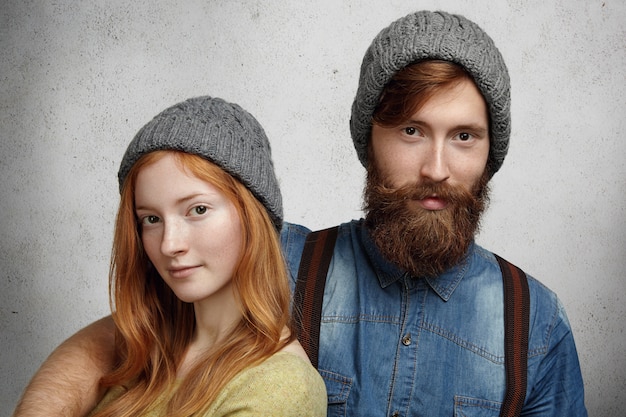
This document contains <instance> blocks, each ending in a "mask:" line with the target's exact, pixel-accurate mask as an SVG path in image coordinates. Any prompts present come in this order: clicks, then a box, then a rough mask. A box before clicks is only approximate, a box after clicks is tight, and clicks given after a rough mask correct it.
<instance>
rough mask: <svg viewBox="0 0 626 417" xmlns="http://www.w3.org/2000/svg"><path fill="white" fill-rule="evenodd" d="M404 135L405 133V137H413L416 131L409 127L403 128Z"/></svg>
mask: <svg viewBox="0 0 626 417" xmlns="http://www.w3.org/2000/svg"><path fill="white" fill-rule="evenodd" d="M404 133H406V134H407V135H410V136H413V135H415V134H416V133H417V129H416V128H414V127H411V126H409V127H405V128H404Z"/></svg>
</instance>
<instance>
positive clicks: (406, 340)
mask: <svg viewBox="0 0 626 417" xmlns="http://www.w3.org/2000/svg"><path fill="white" fill-rule="evenodd" d="M402 344H403V345H404V346H408V345H410V344H411V333H407V334H405V335H404V337H403V338H402Z"/></svg>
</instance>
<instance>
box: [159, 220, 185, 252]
mask: <svg viewBox="0 0 626 417" xmlns="http://www.w3.org/2000/svg"><path fill="white" fill-rule="evenodd" d="M187 250H188V243H187V233H186V230H185V226H184V225H183V224H181V222H175V221H172V222H165V225H164V228H163V238H162V239H161V253H163V255H166V256H177V255H180V254H183V253H185V252H187Z"/></svg>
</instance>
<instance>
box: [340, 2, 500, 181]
mask: <svg viewBox="0 0 626 417" xmlns="http://www.w3.org/2000/svg"><path fill="white" fill-rule="evenodd" d="M424 59H439V60H445V61H451V62H454V63H457V64H459V65H461V66H463V67H464V68H465V69H466V71H468V72H469V73H470V74H471V75H472V77H473V78H474V81H475V82H476V85H477V86H478V88H479V90H480V91H481V93H482V95H483V97H484V98H485V101H486V102H487V107H488V110H489V115H490V136H491V144H490V150H489V160H488V162H487V164H488V165H489V167H490V170H491V174H492V175H493V174H495V173H496V172H497V171H498V169H500V166H501V165H502V162H503V161H504V157H505V156H506V153H507V151H508V148H509V136H510V133H511V111H510V106H511V97H510V89H511V86H510V81H509V73H508V70H507V68H506V65H505V63H504V59H503V58H502V55H500V52H499V51H498V49H497V48H496V46H495V45H494V43H493V41H492V40H491V38H490V37H489V36H488V35H487V34H486V33H485V32H484V31H483V30H482V29H481V28H480V27H479V26H478V25H476V24H475V23H474V22H471V21H470V20H467V19H466V18H464V17H463V16H458V15H451V14H448V13H445V12H441V11H439V12H429V11H420V12H416V13H412V14H410V15H408V16H405V17H403V18H401V19H398V20H396V21H395V22H393V23H392V24H391V25H389V26H388V27H387V28H385V29H383V30H382V31H381V32H380V33H379V34H378V36H376V38H375V39H374V41H373V42H372V44H371V45H370V47H369V48H368V50H367V52H366V53H365V57H364V58H363V63H362V64H361V75H360V78H359V87H358V90H357V93H356V97H355V99H354V103H353V104H352V118H351V119H350V131H351V133H352V140H353V141H354V147H355V148H356V151H357V154H358V156H359V160H360V161H361V164H363V166H365V167H367V143H368V140H369V137H370V134H371V128H372V115H373V113H374V110H375V108H376V106H377V105H378V101H379V98H380V95H381V93H382V91H383V88H384V87H385V86H386V85H387V83H388V82H389V81H390V80H391V78H392V77H393V76H394V75H395V73H396V72H398V71H400V70H401V69H403V68H405V67H406V66H408V65H410V64H413V63H415V62H417V61H420V60H424Z"/></svg>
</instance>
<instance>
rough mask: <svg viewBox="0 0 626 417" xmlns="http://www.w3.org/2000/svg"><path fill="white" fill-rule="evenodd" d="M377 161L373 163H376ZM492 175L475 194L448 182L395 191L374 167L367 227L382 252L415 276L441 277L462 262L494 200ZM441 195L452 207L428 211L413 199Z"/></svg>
mask: <svg viewBox="0 0 626 417" xmlns="http://www.w3.org/2000/svg"><path fill="white" fill-rule="evenodd" d="M371 165H373V164H371ZM488 181H489V175H488V174H487V172H485V173H484V174H483V176H482V177H481V178H480V180H479V181H478V183H477V184H476V185H475V187H474V189H473V190H472V192H468V191H467V190H465V189H464V188H462V187H453V186H450V185H449V184H446V183H425V184H420V185H408V186H403V187H400V188H397V189H394V188H392V187H390V186H388V185H386V184H385V181H384V179H383V178H382V175H381V174H380V173H379V172H378V170H377V169H376V168H373V167H370V169H368V175H367V186H366V188H365V211H366V217H365V222H366V226H367V228H368V229H369V232H370V235H371V236H372V239H373V240H374V243H375V244H376V246H377V247H378V249H379V250H380V252H381V253H382V255H383V256H384V257H385V258H386V259H387V260H388V261H390V262H392V263H394V264H395V265H397V266H399V267H400V268H402V269H404V270H406V271H408V272H409V273H411V274H412V275H413V276H414V277H416V278H419V277H436V276H438V275H440V274H441V273H443V272H444V271H446V270H447V269H449V268H451V267H453V266H454V265H457V264H458V263H459V262H461V261H462V259H463V258H464V256H465V254H466V253H467V250H468V248H469V246H470V245H471V243H472V241H473V240H474V236H475V234H476V232H478V229H479V225H480V217H481V214H482V213H483V211H484V210H485V209H486V207H487V205H488V202H489V187H488V185H487V183H488ZM433 194H436V195H437V196H438V197H439V198H441V199H444V200H445V201H446V202H447V203H448V205H447V207H446V208H445V209H443V210H437V211H431V210H426V209H423V208H421V207H419V206H417V204H409V202H411V201H417V200H422V199H424V198H426V197H429V196H431V195H433Z"/></svg>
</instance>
